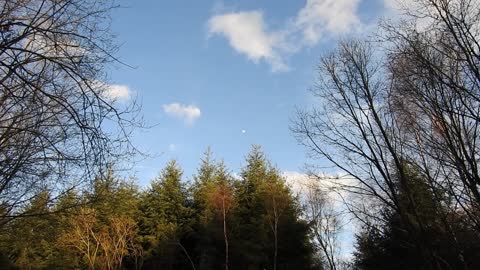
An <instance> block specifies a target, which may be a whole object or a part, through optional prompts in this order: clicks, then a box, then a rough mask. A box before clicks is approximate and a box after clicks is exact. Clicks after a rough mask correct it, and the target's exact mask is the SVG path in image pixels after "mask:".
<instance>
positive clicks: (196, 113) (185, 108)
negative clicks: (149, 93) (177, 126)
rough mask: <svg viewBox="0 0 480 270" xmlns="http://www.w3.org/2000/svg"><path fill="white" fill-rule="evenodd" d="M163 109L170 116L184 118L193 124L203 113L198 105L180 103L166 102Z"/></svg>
mask: <svg viewBox="0 0 480 270" xmlns="http://www.w3.org/2000/svg"><path fill="white" fill-rule="evenodd" d="M163 111H164V112H165V113H166V114H168V115H170V116H173V117H176V118H179V119H182V120H183V121H185V123H187V124H193V123H194V122H195V120H197V119H198V118H199V117H200V116H201V114H202V112H201V110H200V108H198V107H197V106H195V105H184V104H180V103H170V104H165V105H163Z"/></svg>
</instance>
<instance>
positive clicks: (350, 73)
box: [292, 0, 480, 269]
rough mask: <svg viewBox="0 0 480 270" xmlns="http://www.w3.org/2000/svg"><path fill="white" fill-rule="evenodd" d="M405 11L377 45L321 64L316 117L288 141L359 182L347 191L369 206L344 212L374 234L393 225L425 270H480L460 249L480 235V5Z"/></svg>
mask: <svg viewBox="0 0 480 270" xmlns="http://www.w3.org/2000/svg"><path fill="white" fill-rule="evenodd" d="M400 2H402V1H400ZM409 2H411V5H410V6H408V5H405V6H404V7H405V10H403V11H404V15H405V16H404V17H402V20H401V21H400V23H398V22H392V21H384V22H383V23H382V24H381V30H382V31H381V33H380V34H379V36H378V37H377V38H378V39H377V40H376V41H375V42H372V41H361V40H349V41H344V42H342V43H341V44H340V45H339V46H338V49H337V50H336V51H334V52H333V53H331V54H328V55H325V56H323V57H322V58H321V61H320V67H319V74H320V76H319V77H320V80H319V83H318V85H317V86H316V87H315V88H314V90H313V94H314V95H315V96H316V97H317V98H319V99H320V100H321V106H318V107H316V108H314V109H313V110H301V111H299V113H298V117H297V121H296V122H295V123H294V125H293V127H292V129H293V131H294V133H295V134H296V135H297V138H298V140H299V142H300V143H301V144H303V145H305V146H306V147H307V149H309V152H310V153H311V154H312V157H314V158H320V159H323V160H326V161H328V162H329V163H330V164H332V165H333V166H334V167H336V168H337V169H340V170H341V171H342V172H344V173H345V175H346V177H348V178H353V179H355V180H356V181H357V182H358V185H353V186H352V185H346V186H344V189H345V190H348V191H350V192H352V194H355V195H356V196H358V198H360V199H361V202H363V203H359V202H358V201H355V203H352V204H349V207H350V209H351V210H352V212H353V213H354V214H355V215H356V216H357V217H359V218H360V219H361V220H362V221H363V222H364V225H365V226H366V227H369V229H368V230H370V229H371V227H372V224H381V225H380V226H379V227H380V228H382V227H383V228H390V227H389V226H391V224H392V222H393V221H392V220H393V219H396V218H398V220H399V221H398V222H399V224H402V225H401V226H403V227H402V229H404V230H405V231H406V232H408V233H407V235H408V237H409V238H410V239H411V240H408V241H411V242H410V243H409V244H410V245H411V246H410V248H411V249H415V250H417V251H418V256H419V258H420V259H419V261H421V262H422V264H421V265H422V267H425V269H449V268H452V267H453V268H458V267H461V268H462V269H468V268H470V267H473V268H475V267H474V265H475V260H474V257H469V258H466V255H465V254H466V251H467V250H469V249H470V248H469V245H470V244H472V243H476V241H478V239H477V238H475V239H469V241H463V243H462V241H460V240H459V239H461V237H462V233H463V232H461V230H465V228H469V229H468V230H470V229H472V230H474V231H476V232H477V233H478V231H479V230H480V226H479V224H480V222H479V221H480V220H479V214H478V213H479V204H480V190H479V187H480V177H479V175H480V174H479V173H480V171H479V169H478V162H479V157H480V144H479V142H478V134H479V132H480V129H479V124H480V110H479V108H480V91H479V90H480V88H479V87H480V76H479V74H480V73H479V69H478V68H479V64H480V54H479V53H480V46H479V45H480V43H479V39H480V2H479V1H476V0H475V1H474V0H413V1H409ZM393 213H394V214H393ZM459 217H461V218H459ZM432 223H435V224H434V225H432ZM433 228H435V229H433ZM460 228H462V229H460ZM436 230H437V231H436ZM433 232H435V233H437V235H443V236H445V239H448V240H445V241H448V242H449V244H450V245H451V246H452V253H444V251H442V250H441V249H437V248H436V247H435V245H437V244H438V240H435V238H433V237H432V236H431V235H432V234H434V233H433ZM382 233H384V234H386V233H391V232H390V231H388V229H385V230H384V231H383V232H382ZM443 236H442V237H443ZM438 237H439V238H440V236H438ZM405 241H406V242H407V240H405ZM403 245H406V244H403ZM453 251H454V252H453ZM452 254H454V255H452ZM449 256H453V257H449ZM417 266H419V267H420V265H417Z"/></svg>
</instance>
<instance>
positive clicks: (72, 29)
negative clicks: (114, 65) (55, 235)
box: [0, 0, 139, 216]
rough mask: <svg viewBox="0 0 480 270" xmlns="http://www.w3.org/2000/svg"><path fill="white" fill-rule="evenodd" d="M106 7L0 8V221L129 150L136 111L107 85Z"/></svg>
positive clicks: (28, 0) (76, 2) (29, 4)
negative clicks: (44, 192)
mask: <svg viewBox="0 0 480 270" xmlns="http://www.w3.org/2000/svg"><path fill="white" fill-rule="evenodd" d="M113 7H114V3H113V2H112V1H110V0H2V1H0V89H1V90H0V200H1V202H2V204H3V209H2V210H3V211H4V212H3V213H2V216H11V215H14V212H15V209H16V207H17V206H19V205H22V204H23V203H24V202H26V201H28V200H29V199H30V198H31V197H32V196H33V194H35V193H36V192H37V191H38V190H39V189H50V190H52V191H53V194H58V193H61V192H62V191H63V190H65V189H66V188H71V187H73V186H77V187H81V186H82V185H83V184H85V183H87V182H86V181H91V180H92V179H93V176H94V175H95V174H97V173H98V172H101V171H103V170H104V169H105V168H106V167H107V166H108V165H109V164H110V163H112V162H113V161H117V162H118V161H119V160H122V159H121V158H123V157H129V156H131V154H132V153H133V152H136V150H135V148H134V147H133V146H132V145H131V143H130V140H129V136H130V133H131V131H132V128H133V127H135V126H137V125H138V124H139V122H138V121H137V119H136V112H137V109H138V106H136V105H135V102H132V103H131V104H119V103H118V102H117V101H116V100H115V98H114V96H112V92H111V89H110V88H109V86H108V84H107V83H106V81H107V74H106V72H105V66H106V64H108V63H110V62H114V61H116V59H115V58H114V57H113V53H114V52H115V51H116V49H117V47H116V46H115V44H114V43H113V34H112V33H111V32H110V29H109V11H110V10H111V9H112V8H113Z"/></svg>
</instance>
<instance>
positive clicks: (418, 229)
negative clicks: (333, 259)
mask: <svg viewBox="0 0 480 270" xmlns="http://www.w3.org/2000/svg"><path fill="white" fill-rule="evenodd" d="M406 168H407V169H408V171H407V176H408V181H406V182H405V183H400V182H397V183H396V188H397V195H398V199H399V201H398V205H399V207H400V211H402V214H400V213H399V211H395V210H392V209H388V208H385V209H384V211H383V213H382V215H383V219H384V220H385V223H384V224H379V225H376V226H367V227H365V228H364V229H363V231H362V232H361V233H360V234H358V235H357V246H356V252H355V266H356V267H357V268H358V269H399V270H400V269H463V268H464V265H467V267H468V269H478V268H479V267H480V263H479V262H478V260H477V258H478V256H480V245H479V243H480V236H479V235H478V233H477V232H476V231H475V230H474V229H473V228H471V227H469V226H467V225H466V224H465V223H464V220H465V218H462V214H461V212H451V211H449V210H447V208H446V207H444V206H443V205H441V204H440V203H439V202H440V201H439V200H438V199H436V197H435V194H434V191H432V189H431V187H430V186H429V185H428V184H427V182H426V181H425V180H424V179H425V178H424V177H422V176H421V175H420V174H419V173H418V172H417V171H416V170H415V169H414V167H412V166H406ZM407 190H408V192H407ZM409 196H410V198H411V200H412V201H414V202H415V204H414V206H415V207H413V206H412V204H411V203H409V199H408V197H409ZM425 250H427V251H428V253H426V252H425ZM432 257H433V258H437V259H438V260H433V259H431V258H432ZM462 260H464V262H462ZM438 261H440V263H439V262H438Z"/></svg>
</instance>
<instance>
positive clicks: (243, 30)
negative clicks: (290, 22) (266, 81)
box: [208, 11, 286, 71]
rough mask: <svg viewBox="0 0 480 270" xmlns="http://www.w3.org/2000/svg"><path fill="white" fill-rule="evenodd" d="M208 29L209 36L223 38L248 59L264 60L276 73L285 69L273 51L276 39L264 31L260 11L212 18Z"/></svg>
mask: <svg viewBox="0 0 480 270" xmlns="http://www.w3.org/2000/svg"><path fill="white" fill-rule="evenodd" d="M208 28H209V30H208V31H209V33H210V34H220V35H223V36H225V37H226V38H227V39H228V41H229V43H230V46H232V47H233V48H234V49H235V50H236V51H238V52H240V53H242V54H245V55H246V56H247V57H248V59H250V60H252V61H254V62H256V63H257V62H258V61H259V60H265V61H267V62H268V63H270V64H271V66H272V69H273V70H276V71H279V70H284V69H285V68H286V66H285V64H284V63H283V61H282V59H280V58H279V56H278V55H277V53H276V51H275V42H276V37H275V35H274V34H272V33H268V32H267V31H266V29H265V28H266V27H265V23H264V21H263V14H262V13H261V12H260V11H250V12H237V13H227V14H223V15H218V16H214V17H212V18H211V19H210V20H209V21H208Z"/></svg>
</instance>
